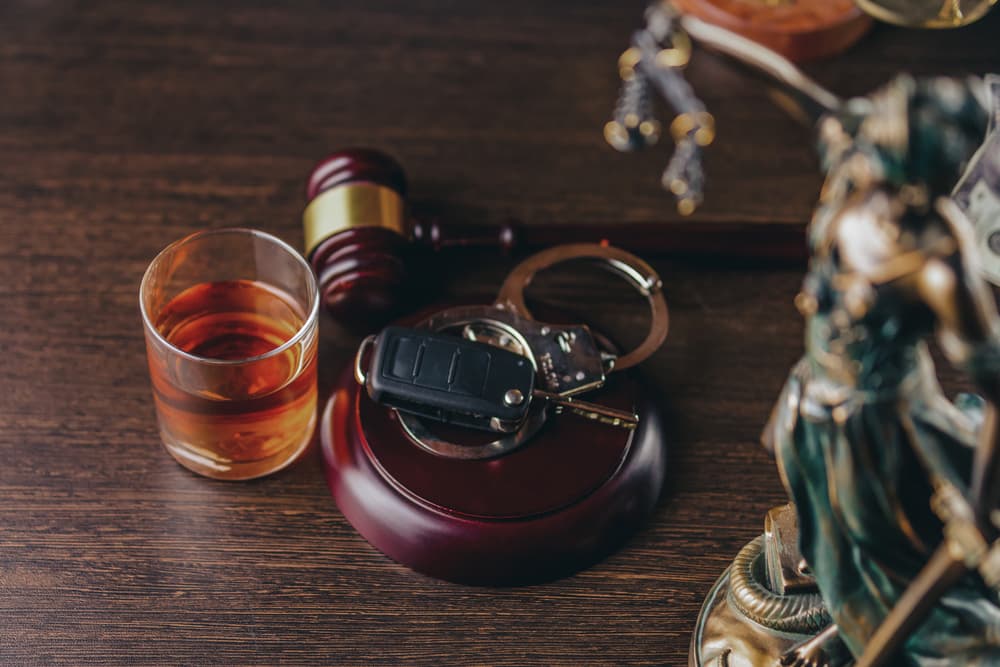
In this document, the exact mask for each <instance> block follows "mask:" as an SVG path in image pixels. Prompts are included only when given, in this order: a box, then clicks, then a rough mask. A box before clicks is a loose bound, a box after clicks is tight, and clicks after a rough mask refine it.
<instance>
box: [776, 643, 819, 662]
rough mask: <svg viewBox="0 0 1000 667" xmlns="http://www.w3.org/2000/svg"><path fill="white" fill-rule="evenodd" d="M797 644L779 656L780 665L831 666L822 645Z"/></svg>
mask: <svg viewBox="0 0 1000 667" xmlns="http://www.w3.org/2000/svg"><path fill="white" fill-rule="evenodd" d="M809 644H810V642H806V643H804V644H799V645H798V646H796V647H795V648H793V649H792V650H790V651H789V652H788V653H786V654H785V655H783V656H781V665H782V667H831V664H830V657H829V656H828V655H827V654H826V651H825V650H823V647H822V646H810V645H809Z"/></svg>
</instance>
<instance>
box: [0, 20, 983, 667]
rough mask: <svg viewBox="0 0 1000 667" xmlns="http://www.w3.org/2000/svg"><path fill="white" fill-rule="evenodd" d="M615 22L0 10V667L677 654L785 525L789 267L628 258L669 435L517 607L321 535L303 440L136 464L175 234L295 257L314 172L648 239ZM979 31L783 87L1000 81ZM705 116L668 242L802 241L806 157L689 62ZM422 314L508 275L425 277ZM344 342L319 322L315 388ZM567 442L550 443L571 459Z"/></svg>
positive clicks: (718, 67) (646, 184) (786, 129)
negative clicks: (361, 175) (373, 157)
mask: <svg viewBox="0 0 1000 667" xmlns="http://www.w3.org/2000/svg"><path fill="white" fill-rule="evenodd" d="M642 9H643V7H642V4H641V3H624V4H623V3H619V2H614V1H612V0H604V1H603V2H575V3H570V2H549V3H539V2H530V1H526V0H514V1H511V2H496V3H472V2H458V1H452V2H433V3H432V2H423V1H412V0H411V1H408V2H401V1H389V0H377V1H372V2H356V3H352V4H347V3H338V2H325V1H321V0H295V1H292V2H277V1H272V2H264V1H245V2H236V1H235V0H213V1H212V2H203V1H202V0H184V1H177V2H165V1H163V2H143V3H137V2H128V1H126V0H117V1H115V0H44V1H42V0H4V2H3V3H0V352H2V354H3V357H2V359H3V361H2V363H0V462H2V463H0V664H3V665H62V664H65V665H92V664H115V665H126V664H127V665H146V664H165V665H207V664H241V665H242V664H248V665H249V664H253V665H257V664H261V665H264V664H318V665H334V664H337V665H342V664H343V665H347V664H368V663H406V664H470V663H476V664H497V665H500V664H504V665H506V664H510V665H522V664H529V663H531V664H570V665H578V664H659V665H676V666H683V665H684V664H686V659H687V650H688V641H689V637H690V633H691V629H692V627H693V625H694V621H695V616H696V614H697V612H698V609H699V606H700V604H701V600H702V598H703V597H704V595H705V594H706V593H707V592H708V590H709V587H710V586H711V584H712V582H713V580H714V579H715V577H716V576H717V575H718V574H719V573H720V572H721V571H722V570H723V568H724V567H725V566H726V565H727V564H728V562H729V560H730V559H731V558H732V556H733V555H734V554H735V553H736V551H737V550H738V549H739V548H740V546H742V545H743V544H744V543H745V542H746V541H748V540H750V539H751V538H753V537H754V536H755V535H756V534H757V533H759V532H760V530H761V528H762V522H763V516H764V512H765V511H766V510H767V509H768V508H769V507H771V506H773V505H775V504H778V503H780V502H782V501H783V498H784V495H783V491H782V489H781V487H780V483H779V481H778V476H777V474H776V472H775V469H774V466H773V464H772V463H771V462H770V461H769V460H768V457H767V455H766V454H765V453H764V452H763V451H762V449H761V448H760V447H759V446H758V444H757V435H758V433H759V431H760V429H761V427H762V425H763V423H764V420H765V419H766V417H767V414H768V411H769V409H770V407H771V404H772V402H773V400H774V399H775V397H776V396H777V393H778V391H779V389H780V387H781V385H782V383H783V381H784V378H785V375H786V372H787V370H788V368H789V367H790V366H791V364H792V363H793V362H794V361H795V360H796V358H797V357H798V355H799V352H800V349H801V336H802V327H801V322H800V319H799V317H798V315H797V314H796V312H795V309H794V308H793V306H792V298H793V296H794V295H795V293H796V291H797V288H798V285H799V282H800V280H801V273H800V269H799V268H797V267H788V266H785V267H768V266H762V265H760V264H759V263H757V264H754V263H751V262H742V263H739V262H732V261H726V262H722V261H716V262H712V261H708V260H705V259H699V260H698V261H697V262H695V261H691V260H688V261H685V260H684V259H683V258H681V259H671V260H665V259H657V260H654V264H655V266H656V267H657V268H658V270H660V271H661V272H662V275H663V278H664V280H665V283H666V296H667V299H668V303H669V305H670V308H671V317H672V330H671V334H670V336H669V338H668V339H667V343H666V344H665V346H664V347H663V349H662V350H661V351H660V352H659V353H658V354H657V355H656V356H655V357H654V358H653V359H651V360H650V362H648V363H647V364H646V365H645V367H644V368H643V374H644V376H645V378H646V380H647V381H648V383H649V386H650V390H651V391H654V392H656V396H657V398H658V400H659V401H661V404H662V406H663V407H664V409H665V410H666V411H667V413H668V414H669V415H670V416H671V422H670V428H669V432H670V438H671V441H670V453H671V460H670V471H669V476H668V489H667V491H666V493H665V494H664V496H663V498H662V501H661V503H660V504H659V507H658V509H657V510H656V511H655V513H654V515H653V516H652V517H651V519H650V520H649V522H648V523H647V525H646V526H645V527H644V528H643V529H642V530H641V531H640V532H639V533H638V534H637V535H636V536H635V537H634V538H633V539H632V540H631V541H630V542H629V543H628V544H627V545H626V546H625V548H623V549H622V550H621V551H620V552H618V553H617V554H615V555H613V556H612V557H610V558H609V559H607V560H606V561H605V562H603V563H601V564H599V565H598V566H596V567H593V568H591V569H590V570H587V571H585V572H582V573H580V574H578V575H576V576H573V577H570V578H567V579H564V580H561V581H557V582H553V583H551V584H546V585H541V586H534V587H529V588H521V589H506V590H499V589H476V588H467V587H461V586H456V585H452V584H447V583H442V582H439V581H435V580H431V579H428V578H425V577H422V576H420V575H417V574H414V573H412V572H410V571H408V570H407V569H405V568H403V567H401V566H399V565H397V564H395V563H393V562H391V561H390V560H388V559H387V558H385V557H383V556H382V555H381V554H379V553H378V552H376V551H375V550H374V549H373V548H372V547H370V546H369V545H368V544H367V543H366V542H365V541H364V540H362V539H361V538H360V537H359V536H358V535H357V534H356V533H355V532H354V531H353V529H352V528H351V527H350V525H348V524H347V522H346V521H345V520H344V519H343V517H342V516H341V515H340V514H339V513H338V511H337V509H336V507H335V506H334V505H333V503H332V502H331V499H330V497H329V494H328V493H327V489H326V487H325V485H324V482H323V479H322V476H321V473H320V468H319V461H318V453H317V452H316V451H315V449H314V450H313V451H311V452H309V453H308V455H307V456H306V457H305V458H304V459H303V460H302V461H300V462H299V463H298V464H297V465H295V466H294V467H292V468H290V469H288V470H286V471H284V472H282V473H280V474H277V475H275V476H273V477H270V478H266V479H263V480H259V481H255V482H248V483H227V482H216V481H211V480H207V479H203V478H200V477H197V476H195V475H193V474H191V473H189V472H187V471H186V470H184V469H182V468H181V467H179V466H178V465H177V464H176V463H174V461H173V460H172V459H171V458H170V457H169V456H168V455H167V454H166V453H165V452H164V451H163V450H162V449H161V447H160V445H159V443H158V439H157V431H156V426H155V421H154V412H153V405H152V399H151V393H150V387H149V380H148V376H147V369H146V363H145V349H144V345H143V339H142V327H141V323H140V318H139V312H138V305H137V295H138V285H139V279H140V277H141V275H142V272H143V269H144V268H145V266H146V265H147V263H148V262H149V261H150V260H151V259H152V257H153V256H154V255H155V254H156V252H157V251H158V250H159V249H160V248H162V247H163V246H164V245H166V244H167V243H168V242H170V241H172V240H174V239H176V238H178V237H180V236H182V235H184V234H186V233H188V232H191V231H193V230H196V229H200V228H204V227H220V226H231V225H247V226H253V227H259V228H262V229H264V230H267V231H270V232H273V233H276V234H278V235H280V236H282V237H283V238H285V239H287V240H289V241H291V242H293V243H294V244H297V245H300V244H301V241H302V237H301V231H300V217H299V216H300V213H301V208H302V204H303V200H304V185H305V178H306V175H307V174H308V172H309V169H310V167H311V166H312V165H313V164H314V163H315V161H317V160H318V159H319V158H320V157H322V155H323V154H324V152H325V151H327V150H328V149H332V148H336V147H342V146H345V145H374V146H377V147H380V148H383V149H386V150H389V151H392V152H393V153H395V154H396V155H397V156H398V157H399V158H400V160H401V161H402V162H403V164H404V165H405V166H406V168H407V170H408V173H409V176H410V179H411V192H412V193H413V196H414V202H415V208H416V210H417V211H418V213H421V214H425V215H435V216H440V217H441V218H442V219H444V220H453V221H457V222H496V221H501V220H507V219H510V218H514V219H517V220H520V221H523V222H524V224H527V225H531V224H539V223H548V222H553V223H578V222H593V223H602V224H612V223H616V222H623V223H628V224H639V223H650V224H664V229H663V233H664V234H669V233H670V231H669V228H668V227H667V226H666V224H665V223H669V222H670V221H673V220H676V219H677V218H676V214H674V213H673V203H672V201H671V200H670V197H669V196H668V195H666V194H664V193H663V192H661V191H660V189H659V186H658V178H659V173H660V170H661V169H662V167H663V165H664V164H665V161H666V153H665V150H666V149H665V147H662V146H661V147H658V148H656V149H654V150H653V151H651V152H649V153H647V154H644V155H634V156H627V155H619V154H617V153H615V152H614V151H612V150H610V149H609V148H607V147H606V146H605V145H604V144H603V140H602V137H601V127H602V125H603V123H604V122H605V121H606V120H607V118H608V116H609V114H610V111H611V108H612V105H613V103H614V97H615V91H616V87H617V81H616V78H617V73H616V67H615V62H616V59H617V56H618V54H619V53H620V51H621V50H622V49H623V48H624V46H625V45H626V44H627V41H628V35H629V32H630V31H631V30H632V29H633V28H634V27H635V26H637V25H638V23H639V21H640V18H641V14H642ZM998 29H1000V14H994V15H993V16H991V17H989V18H987V19H986V20H985V21H984V22H982V23H980V24H976V25H974V26H972V27H970V28H967V29H964V30H963V31H960V32H941V33H928V32H916V31H911V32H907V31H904V30H901V29H895V28H888V27H878V28H876V29H875V30H874V31H873V32H872V33H871V34H869V35H868V36H867V37H866V38H865V39H864V40H862V42H861V43H859V44H858V45H857V46H856V47H854V48H853V49H852V50H850V51H849V52H848V53H847V54H845V55H844V56H842V57H839V58H837V59H835V60H832V61H827V62H821V63H815V64H813V65H810V67H809V70H810V71H811V72H812V73H813V74H815V76H816V77H817V78H818V79H819V80H820V81H821V82H822V83H824V84H826V85H828V86H830V87H831V88H833V89H834V90H836V91H838V92H840V93H842V94H845V95H847V94H857V93H862V92H864V91H866V90H868V89H870V88H872V87H874V86H876V85H878V84H879V83H881V82H883V81H885V80H886V79H887V78H888V77H889V76H890V75H891V74H892V73H894V72H896V71H897V70H900V69H910V70H912V71H915V72H919V73H929V72H942V73H952V74H960V73H969V72H983V71H986V70H989V69H991V68H992V69H1000V48H998V46H997V41H996V38H995V35H996V34H997V30H998ZM690 74H691V78H692V79H693V80H694V81H696V82H697V88H698V91H699V93H700V94H701V95H702V96H703V97H704V99H705V101H706V103H707V105H708V107H709V108H710V109H711V110H712V111H713V112H714V113H715V114H716V116H717V119H718V127H719V132H718V141H717V143H716V144H715V145H714V146H713V147H712V148H711V150H710V151H709V157H708V164H707V168H708V178H709V187H708V191H707V197H708V201H707V203H706V205H705V206H704V208H703V209H702V210H701V211H699V212H698V213H697V214H696V216H695V219H696V220H701V221H704V222H705V224H706V225H710V224H712V223H713V222H720V223H740V224H743V223H746V224H753V223H787V224H791V225H798V224H801V223H803V222H804V221H805V220H806V219H807V217H808V215H809V212H810V209H811V207H812V204H813V202H814V201H815V198H816V195H817V188H818V185H819V180H818V177H817V176H816V164H815V158H814V154H813V151H812V149H811V137H810V135H809V132H808V131H807V130H805V129H801V128H798V127H797V126H795V125H794V123H792V122H790V121H789V120H787V119H786V118H785V116H784V115H783V114H782V112H781V111H779V110H777V109H776V108H774V107H773V106H772V105H771V104H770V102H769V100H768V98H767V96H766V94H765V92H764V91H763V90H762V89H761V88H760V87H759V86H758V85H757V84H755V83H752V82H749V81H748V80H746V79H744V78H743V77H742V76H741V75H740V74H738V73H735V72H733V71H731V70H729V69H727V68H726V67H725V66H724V65H723V64H722V63H720V62H719V61H717V60H715V59H713V57H711V56H707V55H705V56H704V57H696V59H695V63H694V64H693V65H692V66H691V68H690ZM445 261H447V262H448V265H449V267H450V268H449V274H448V275H449V278H448V280H447V284H446V286H445V294H447V295H450V296H452V297H467V296H473V295H487V296H488V295H490V294H491V293H492V292H493V291H494V290H495V289H496V287H497V286H498V285H499V282H500V280H501V279H502V277H503V276H504V275H505V273H506V271H507V270H509V268H510V267H511V266H512V265H513V263H514V259H513V258H505V257H501V256H498V255H495V254H493V253H489V252H466V251H462V252H456V253H452V254H450V255H448V256H447V257H446V260H445ZM543 282H544V283H545V284H543V285H539V287H538V289H539V294H540V295H541V297H544V298H547V299H551V300H553V301H554V302H564V303H565V302H569V303H576V304H584V305H585V306H586V308H587V311H586V314H587V316H588V318H590V319H592V320H594V321H595V322H596V323H597V324H599V325H601V326H602V327H604V328H605V329H607V330H608V331H609V333H611V334H612V335H614V336H617V337H619V338H621V339H626V340H628V339H629V337H630V336H636V337H638V336H641V335H642V326H643V324H644V322H645V319H644V318H645V314H643V313H642V311H641V309H640V308H639V305H638V302H637V300H636V301H633V300H630V299H628V298H622V296H621V295H622V294H623V293H625V288H624V287H623V286H622V285H618V284H616V283H607V282H605V281H603V280H601V279H600V278H599V277H593V276H588V275H583V274H580V275H577V274H574V273H573V272H563V273H558V274H556V275H553V276H551V277H550V278H549V279H547V280H546V281H543ZM356 344H357V339H356V338H352V337H350V336H348V335H346V334H344V333H343V332H342V331H340V330H339V329H337V328H336V327H335V326H333V325H331V323H330V322H324V323H323V343H322V347H321V351H320V354H321V371H320V373H321V385H322V386H323V387H324V388H326V387H328V386H329V383H330V382H331V381H332V379H333V377H334V375H335V373H336V371H337V370H338V369H339V367H340V366H341V365H342V364H343V363H345V362H346V360H347V358H348V356H349V355H350V354H351V353H352V351H353V349H354V348H355V346H356ZM585 448H586V443H581V455H585Z"/></svg>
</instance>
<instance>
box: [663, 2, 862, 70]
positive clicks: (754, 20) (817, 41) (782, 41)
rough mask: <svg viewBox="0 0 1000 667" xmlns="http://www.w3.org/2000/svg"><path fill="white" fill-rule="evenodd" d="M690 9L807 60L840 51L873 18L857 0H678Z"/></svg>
mask: <svg viewBox="0 0 1000 667" xmlns="http://www.w3.org/2000/svg"><path fill="white" fill-rule="evenodd" d="M673 2H674V4H675V5H676V6H677V7H678V8H679V9H680V10H681V11H683V12H684V13H687V14H691V15H692V16H697V17H698V18H700V19H702V20H704V21H708V22H709V23H714V24H716V25H719V26H721V27H723V28H726V29H728V30H732V31H733V32H736V33H739V34H741V35H743V36H744V37H748V38H749V39H752V40H754V41H755V42H759V43H761V44H763V45H764V46H766V47H768V48H770V49H773V50H775V51H777V52H778V53H780V54H782V55H783V56H785V57H786V58H788V59H789V60H792V61H795V62H802V61H805V60H814V59H818V58H825V57H828V56H832V55H834V54H836V53H839V52H841V51H843V50H845V49H846V48H848V47H849V46H851V45H852V44H854V42H856V41H858V39H860V38H861V37H862V36H863V35H864V34H865V32H866V31H867V30H868V28H869V27H871V24H872V19H871V17H869V16H868V15H867V14H865V13H864V12H863V11H861V10H860V9H859V8H858V7H857V6H856V5H855V4H854V1H853V0H673Z"/></svg>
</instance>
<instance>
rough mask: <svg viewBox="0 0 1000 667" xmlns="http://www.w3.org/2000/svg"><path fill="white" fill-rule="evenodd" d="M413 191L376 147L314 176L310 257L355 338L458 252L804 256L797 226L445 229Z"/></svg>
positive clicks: (331, 304) (347, 152) (308, 215)
mask: <svg viewBox="0 0 1000 667" xmlns="http://www.w3.org/2000/svg"><path fill="white" fill-rule="evenodd" d="M406 193H407V184H406V174H405V172H404V171H403V168H402V166H400V164H399V163H398V162H397V161H396V160H395V159H393V158H392V157H390V156H389V155H387V154H385V153H383V152H381V151H378V150H374V149H371V148H350V149H344V150H339V151H336V152H334V153H332V154H330V155H328V156H327V157H326V158H325V159H324V160H323V161H321V162H320V163H319V164H318V165H316V167H315V168H314V169H313V171H312V173H311V174H310V176H309V181H308V185H307V188H306V197H307V202H308V204H307V206H306V209H305V212H304V213H303V226H304V231H305V248H306V256H307V258H308V259H309V262H310V263H311V265H312V267H313V270H314V272H315V273H316V277H317V280H318V283H319V289H320V299H321V301H322V304H323V307H324V309H325V310H326V311H327V312H328V313H330V315H332V317H333V318H334V319H335V320H337V321H338V322H340V323H342V324H344V325H346V326H347V327H348V328H350V329H353V330H355V331H359V332H360V331H365V330H371V329H374V328H376V327H378V326H379V325H381V324H384V323H385V322H387V321H388V320H389V319H391V318H392V317H393V316H395V315H398V314H400V313H399V311H400V307H401V306H402V305H403V304H408V303H412V297H413V296H414V291H413V289H414V287H415V286H417V284H418V283H420V282H421V277H422V272H421V271H419V270H418V268H417V267H418V264H419V262H420V260H421V258H426V257H427V256H428V255H429V254H430V253H434V252H438V251H442V250H444V249H447V248H453V247H461V246H479V247H494V248H497V249H498V250H501V251H503V252H510V251H512V250H514V249H515V248H523V247H527V248H537V247H544V246H549V245H555V244H558V243H574V242H583V241H591V242H606V243H610V244H612V245H618V246H621V247H623V248H625V249H634V250H640V251H642V252H643V253H647V254H648V253H657V254H671V255H684V256H687V257H691V256H701V257H705V256H712V257H723V258H730V259H731V258H754V259H764V260H769V261H771V260H773V261H785V262H788V261H789V260H791V261H794V262H801V261H802V260H804V258H805V256H806V247H805V241H804V233H803V228H802V226H799V225H787V224H773V225H761V224H752V225H720V224H714V223H709V224H705V223H698V222H684V223H669V224H655V223H653V224H650V223H644V224H634V223H633V224H627V223H622V224H614V225H592V224H591V225H586V224H583V225H581V224H570V223H558V224H543V225H520V224H517V223H514V222H511V223H505V224H503V225H500V226H496V225H483V224H461V225H454V224H450V225H446V224H442V223H440V222H437V221H421V220H419V219H416V218H414V217H412V216H411V215H409V213H408V210H407V205H406Z"/></svg>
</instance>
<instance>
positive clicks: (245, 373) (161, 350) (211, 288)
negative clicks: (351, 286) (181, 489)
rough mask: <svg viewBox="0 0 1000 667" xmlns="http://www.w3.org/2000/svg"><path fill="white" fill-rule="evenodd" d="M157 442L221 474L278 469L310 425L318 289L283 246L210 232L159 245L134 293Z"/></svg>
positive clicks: (246, 475) (253, 234)
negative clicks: (159, 439) (144, 347)
mask: <svg viewBox="0 0 1000 667" xmlns="http://www.w3.org/2000/svg"><path fill="white" fill-rule="evenodd" d="M139 305H140V310H141V311H142V321H143V326H144V328H145V333H146V352H147V355H146V356H147V359H148V361H149V374H150V378H151V380H152V385H153V399H154V402H155V404H156V415H157V420H158V421H159V427H160V438H161V439H162V441H163V445H164V446H165V447H166V449H167V451H168V452H170V454H171V455H172V456H173V457H174V458H175V459H176V460H177V461H178V462H179V463H180V464H181V465H183V466H185V467H187V468H189V469H191V470H193V471H195V472H197V473H200V474H202V475H206V476H208V477H214V478H217V479H251V478H254V477H261V476H263V475H267V474H269V473H272V472H275V471H277V470H280V469H282V468H284V467H285V466H286V465H288V464H289V463H291V462H292V461H294V460H295V459H296V458H297V457H298V455H299V454H300V453H301V452H302V451H303V450H304V449H305V448H306V446H307V445H308V444H309V441H310V440H311V438H312V432H313V428H314V427H315V424H316V347H317V321H318V313H319V291H318V289H317V287H316V280H315V278H314V277H313V274H312V270H311V269H310V267H309V265H308V264H307V263H306V261H305V260H304V259H303V258H302V256H301V255H299V253H298V252H296V251H295V249H294V248H292V247H291V246H289V245H288V244H286V243H285V242H284V241H282V240H280V239H278V238H276V237H274V236H271V235H270V234H266V233H264V232H261V231H257V230H253V229H216V230H207V231H202V232H198V233H195V234H192V235H190V236H187V237H185V238H183V239H181V240H179V241H176V242H175V243H173V244H171V245H170V246H168V247H167V248H165V249H164V250H163V251H162V252H161V253H160V254H159V255H157V256H156V258H155V259H154V260H153V262H152V263H151V264H150V265H149V267H148V268H147V269H146V274H145V275H144V276H143V278H142V285H141V286H140V288H139Z"/></svg>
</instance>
